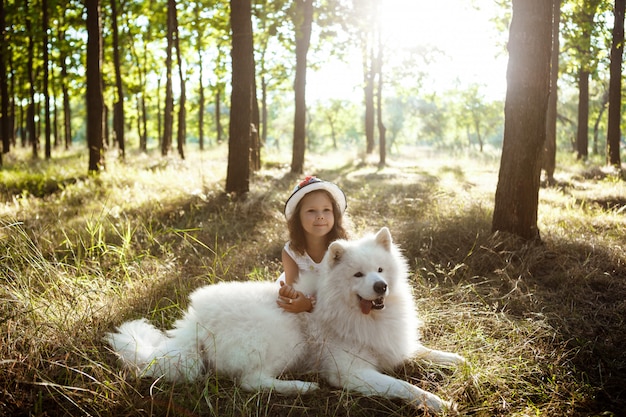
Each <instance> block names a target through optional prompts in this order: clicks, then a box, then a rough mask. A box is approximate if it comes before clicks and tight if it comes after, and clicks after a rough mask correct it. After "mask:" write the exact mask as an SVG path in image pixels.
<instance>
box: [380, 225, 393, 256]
mask: <svg viewBox="0 0 626 417" xmlns="http://www.w3.org/2000/svg"><path fill="white" fill-rule="evenodd" d="M376 243H378V244H379V245H380V246H382V247H383V248H385V249H386V250H388V251H389V250H391V232H390V231H389V229H388V228H386V227H383V228H382V229H380V230H379V231H378V233H376Z"/></svg>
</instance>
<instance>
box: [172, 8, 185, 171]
mask: <svg viewBox="0 0 626 417" xmlns="http://www.w3.org/2000/svg"><path fill="white" fill-rule="evenodd" d="M174 34H175V37H174V46H175V47H176V62H177V64H178V80H179V82H180V100H179V101H178V130H177V133H176V148H177V150H178V155H179V156H180V158H181V159H185V141H186V137H187V122H186V120H187V109H186V107H185V106H186V104H187V92H186V90H185V75H184V74H183V60H182V56H181V55H182V54H181V53H180V30H179V28H178V15H177V13H176V5H174Z"/></svg>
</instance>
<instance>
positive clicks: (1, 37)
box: [0, 0, 11, 167]
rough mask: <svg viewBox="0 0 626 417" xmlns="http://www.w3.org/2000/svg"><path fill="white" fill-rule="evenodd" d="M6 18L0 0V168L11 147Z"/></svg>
mask: <svg viewBox="0 0 626 417" xmlns="http://www.w3.org/2000/svg"><path fill="white" fill-rule="evenodd" d="M5 22H6V18H5V11H4V0H0V137H1V139H2V152H0V167H1V166H2V154H3V153H8V152H9V149H10V147H11V138H10V132H11V129H10V128H9V125H10V119H9V81H8V78H7V67H6V62H7V60H8V55H7V49H8V48H7V47H8V45H7V40H6V23H5Z"/></svg>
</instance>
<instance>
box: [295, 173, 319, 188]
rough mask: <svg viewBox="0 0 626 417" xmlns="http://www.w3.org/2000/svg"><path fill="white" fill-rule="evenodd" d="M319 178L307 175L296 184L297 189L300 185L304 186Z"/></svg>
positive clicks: (317, 180)
mask: <svg viewBox="0 0 626 417" xmlns="http://www.w3.org/2000/svg"><path fill="white" fill-rule="evenodd" d="M320 181H321V180H320V179H318V178H317V177H316V176H315V175H309V176H307V177H305V178H304V180H302V182H300V184H298V187H297V189H298V190H299V189H300V188H302V187H306V186H307V185H309V184H311V183H314V182H320Z"/></svg>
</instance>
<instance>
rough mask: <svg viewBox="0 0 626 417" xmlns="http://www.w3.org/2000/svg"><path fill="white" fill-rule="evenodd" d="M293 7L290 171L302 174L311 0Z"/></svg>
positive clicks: (304, 0) (298, 1)
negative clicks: (293, 100) (294, 52)
mask: <svg viewBox="0 0 626 417" xmlns="http://www.w3.org/2000/svg"><path fill="white" fill-rule="evenodd" d="M295 7H296V14H295V21H294V27H295V31H296V78H295V82H294V93H295V113H294V121H293V153H292V157H291V172H292V173H295V174H302V172H303V171H304V151H305V149H306V69H307V54H308V52H309V46H310V44H311V29H312V26H313V0H296V6H295Z"/></svg>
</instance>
